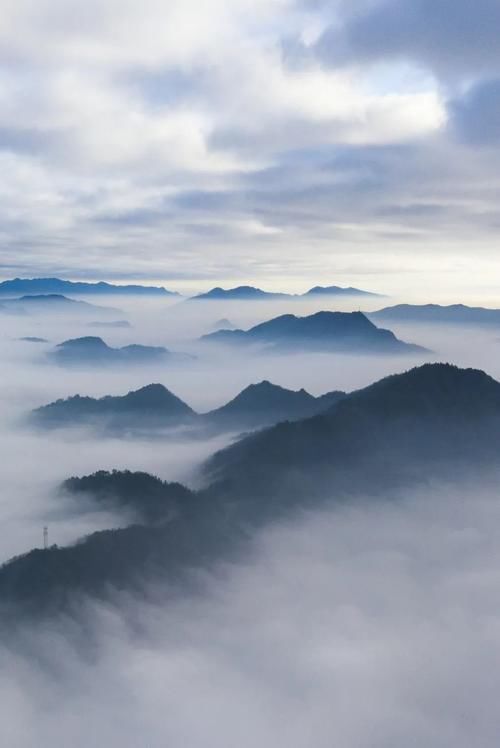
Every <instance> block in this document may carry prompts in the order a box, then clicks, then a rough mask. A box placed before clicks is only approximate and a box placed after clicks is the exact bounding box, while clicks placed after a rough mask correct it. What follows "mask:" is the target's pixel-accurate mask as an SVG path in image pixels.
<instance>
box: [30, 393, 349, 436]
mask: <svg viewBox="0 0 500 748" xmlns="http://www.w3.org/2000/svg"><path fill="white" fill-rule="evenodd" d="M343 397H345V393H343V392H337V391H335V392H329V393H327V394H325V395H322V396H320V397H314V396H313V395H310V394H309V393H308V392H306V391H305V390H299V391H298V392H295V391H293V390H288V389H285V388H284V387H279V386H278V385H275V384H271V383H270V382H267V381H264V382H261V383H260V384H253V385H250V386H249V387H247V388H245V389H244V390H243V391H242V392H240V393H239V394H238V395H237V396H236V397H235V398H234V399H232V400H231V401H230V402H228V403H227V404H226V405H223V406H222V407H220V408H217V409H216V410H212V411H210V412H208V413H203V414H200V413H196V412H195V411H194V410H193V409H192V408H190V407H189V405H187V404H186V403H185V402H183V401H182V400H181V399H180V398H178V397H176V395H174V394H173V393H172V392H170V391H169V390H168V389H167V388H166V387H164V386H163V385H161V384H150V385H147V386H146V387H142V388H141V389H139V390H135V391H132V392H129V393H128V394H126V395H123V396H114V397H113V396H110V395H108V396H106V397H102V398H92V397H81V396H80V395H75V396H74V397H70V398H67V399H66V400H57V401H55V402H53V403H49V404H48V405H45V406H43V407H41V408H38V409H37V410H35V411H34V412H33V414H32V421H33V422H34V423H36V424H37V425H39V426H43V427H46V428H51V427H64V426H66V427H67V426H79V425H84V424H86V425H94V426H96V427H99V428H101V429H102V428H104V429H109V430H111V431H113V432H114V431H116V430H134V429H144V428H148V429H151V428H169V427H174V426H182V425H189V426H197V427H199V428H203V429H210V430H216V431H233V430H236V431H243V430H249V429H255V428H262V427H264V426H268V425H271V424H274V423H277V422H278V421H282V420H295V419H298V418H305V417H306V416H310V415H314V414H316V413H320V412H321V411H323V410H326V408H328V407H331V406H332V405H334V404H335V403H337V402H339V401H340V400H341V399H342V398H343Z"/></svg>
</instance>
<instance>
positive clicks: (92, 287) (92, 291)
mask: <svg viewBox="0 0 500 748" xmlns="http://www.w3.org/2000/svg"><path fill="white" fill-rule="evenodd" d="M19 294H70V295H73V296H77V295H78V296H87V295H88V296H90V295H92V296H94V295H99V296H104V295H111V294H114V295H115V296H116V295H132V296H137V295H140V296H178V294H176V293H175V292H173V291H167V289H166V288H162V287H158V286H139V285H125V286H117V285H113V284H111V283H104V282H102V281H101V282H99V283H84V282H81V281H69V280H62V279H61V278H14V279H13V280H6V281H3V283H0V295H1V296H18V295H19Z"/></svg>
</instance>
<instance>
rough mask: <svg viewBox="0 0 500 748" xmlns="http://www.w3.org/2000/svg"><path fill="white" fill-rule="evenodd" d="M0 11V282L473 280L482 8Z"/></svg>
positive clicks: (489, 93) (60, 5)
mask: <svg viewBox="0 0 500 748" xmlns="http://www.w3.org/2000/svg"><path fill="white" fill-rule="evenodd" d="M447 5H450V7H449V8H448V7H447ZM4 6H5V7H4V9H3V14H2V25H1V28H0V63H1V73H0V168H1V170H2V174H3V179H2V184H1V185H0V198H1V200H0V205H1V208H0V225H1V231H0V246H1V247H2V266H1V268H0V272H2V274H3V275H5V276H8V275H12V274H35V273H36V274H39V273H58V274H61V275H70V276H74V277H97V276H102V275H104V276H106V277H109V278H117V279H121V278H126V277H137V278H144V279H154V278H159V279H162V280H166V281H170V282H171V284H172V283H173V284H174V285H175V284H176V283H177V285H179V286H182V285H183V284H184V285H189V283H191V282H193V283H194V284H195V285H199V284H205V285H210V283H211V282H212V281H213V280H215V279H217V280H222V281H224V280H227V281H233V280H239V279H242V278H250V279H254V280H260V281H261V282H262V280H263V279H265V280H267V282H268V285H272V286H274V287H276V286H277V285H280V284H281V285H283V284H285V285H289V286H292V287H298V286H301V285H307V283H308V281H309V279H311V280H316V279H317V278H318V276H320V275H321V276H323V275H324V273H325V270H326V272H328V273H330V274H331V277H332V280H340V281H342V280H345V281H346V282H350V281H355V280H358V279H359V280H361V281H364V280H366V279H369V278H370V277H372V276H373V275H375V276H377V285H379V286H381V287H382V288H381V290H383V288H384V287H388V290H392V289H393V287H396V286H399V287H401V286H404V287H410V286H411V284H412V281H411V280H410V279H409V277H408V272H409V270H412V269H415V267H416V268H417V269H418V270H419V271H421V272H422V273H425V272H427V271H428V270H430V269H431V268H432V267H435V272H437V274H438V276H439V279H438V280H439V282H442V281H443V278H444V277H445V273H444V268H445V266H446V264H447V262H448V259H449V257H450V256H451V255H453V257H454V258H455V262H456V263H457V265H456V267H455V272H454V273H452V275H451V280H452V282H453V283H455V285H457V286H459V285H460V284H461V283H464V285H465V282H466V279H467V278H469V279H470V274H471V272H475V273H476V277H477V280H476V284H477V285H478V286H481V285H485V284H487V283H488V278H489V273H490V268H491V265H492V261H493V259H494V251H495V250H494V248H495V246H496V242H497V241H498V222H497V220H496V219H495V213H496V204H497V200H498V177H497V174H498V157H497V155H496V153H495V152H494V150H493V147H494V146H495V144H497V143H498V139H499V138H500V130H499V126H500V125H499V122H498V116H497V109H498V83H497V82H496V81H497V78H498V76H499V75H500V58H499V54H498V45H497V44H496V34H495V33H494V31H495V29H496V28H497V27H498V22H499V19H498V6H497V4H496V3H494V2H492V0H482V2H480V3H475V4H474V6H472V5H471V4H470V3H468V2H466V0H461V1H460V2H458V3H457V2H453V3H439V4H436V3H432V2H430V0H429V2H428V1H427V0H405V2H403V3H401V2H397V3H396V2H394V0H385V2H382V1H381V0H380V1H378V2H377V1H374V2H369V3H368V2H362V1H360V2H357V3H354V4H352V3H350V4H347V3H342V2H337V3H333V4H332V3H330V4H327V5H323V4H322V3H310V2H300V0H258V2H255V1H252V2H249V0H235V1H234V2H228V0H205V2H203V3H201V4H200V3H193V2H177V1H175V2H170V3H168V4H165V3H162V2H158V0H145V2H143V3H141V4H140V6H138V5H137V4H136V3H132V2H120V3H118V2H115V0H92V2H89V3H86V4H85V7H83V6H82V5H81V3H78V2H76V0H69V1H67V0H66V1H65V2H53V1H52V0H50V2H49V0H40V2H37V3H36V5H35V4H33V3H32V2H29V0H19V1H18V2H10V0H8V1H7V2H6V3H5V4H4ZM450 19H452V20H451V21H450ZM436 258H437V264H436V265H433V263H435V262H436ZM439 263H442V265H440V264H439ZM394 273H396V274H397V275H398V279H397V281H395V280H394V279H393V278H391V275H392V274H394ZM305 279H307V282H306V281H305ZM448 279H449V276H448ZM437 285H438V283H436V286H437Z"/></svg>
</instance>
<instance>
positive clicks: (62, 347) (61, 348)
mask: <svg viewBox="0 0 500 748" xmlns="http://www.w3.org/2000/svg"><path fill="white" fill-rule="evenodd" d="M48 355H49V357H50V358H51V359H52V361H55V363H57V364H141V363H151V362H155V361H175V360H180V359H182V358H184V356H183V354H177V353H172V352H171V351H169V350H168V349H167V348H163V347H161V346H149V345H126V346H124V347H123V348H111V347H110V346H109V345H107V343H105V342H104V340H103V339H102V338H98V337H94V336H87V337H83V338H74V339H72V340H65V341H64V342H63V343H59V345H57V346H56V348H55V349H54V350H52V351H51V352H50V353H49V354H48Z"/></svg>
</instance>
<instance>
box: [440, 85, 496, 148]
mask: <svg viewBox="0 0 500 748" xmlns="http://www.w3.org/2000/svg"><path fill="white" fill-rule="evenodd" d="M450 113H451V115H452V123H451V124H452V127H453V128H454V129H455V131H456V133H458V135H459V137H460V138H462V139H463V140H464V141H465V142H466V143H469V144H470V145H479V146H496V145H499V144H500V78H498V79H495V80H486V81H480V82H479V83H477V84H476V85H474V86H472V87H471V88H470V89H469V90H468V91H467V93H466V94H465V95H464V96H463V97H462V98H459V99H455V100H454V101H452V102H451V104H450Z"/></svg>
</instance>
